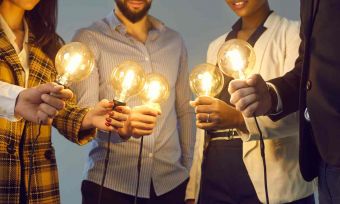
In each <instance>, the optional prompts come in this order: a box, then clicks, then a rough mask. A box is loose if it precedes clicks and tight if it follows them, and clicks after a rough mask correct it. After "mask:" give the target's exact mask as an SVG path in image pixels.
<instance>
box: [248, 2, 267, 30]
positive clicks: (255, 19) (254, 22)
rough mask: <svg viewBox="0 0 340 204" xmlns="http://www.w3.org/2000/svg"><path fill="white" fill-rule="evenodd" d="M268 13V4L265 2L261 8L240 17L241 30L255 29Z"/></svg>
mask: <svg viewBox="0 0 340 204" xmlns="http://www.w3.org/2000/svg"><path fill="white" fill-rule="evenodd" d="M269 13H270V8H269V4H268V3H265V4H264V5H263V6H262V7H261V8H259V9H258V10H257V11H256V12H254V13H253V14H251V15H249V16H244V17H242V30H251V29H256V28H257V27H258V26H259V25H261V23H263V21H265V20H266V18H267V17H268V15H269Z"/></svg>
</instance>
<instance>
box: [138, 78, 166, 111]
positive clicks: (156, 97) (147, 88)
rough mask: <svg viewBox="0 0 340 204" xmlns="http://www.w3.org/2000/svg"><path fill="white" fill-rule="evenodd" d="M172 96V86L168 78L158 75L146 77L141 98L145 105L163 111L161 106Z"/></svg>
mask: <svg viewBox="0 0 340 204" xmlns="http://www.w3.org/2000/svg"><path fill="white" fill-rule="evenodd" d="M169 94H170V85H169V82H168V80H167V79H166V78H164V77H163V76H162V75H160V74H157V73H151V74H148V75H147V76H146V81H145V85H144V88H143V91H142V92H141V93H140V98H141V100H142V102H143V104H146V105H148V106H150V107H153V108H156V109H157V110H159V111H161V108H160V104H162V103H164V102H165V101H166V100H168V98H169Z"/></svg>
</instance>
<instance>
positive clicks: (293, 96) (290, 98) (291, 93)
mask: <svg viewBox="0 0 340 204" xmlns="http://www.w3.org/2000/svg"><path fill="white" fill-rule="evenodd" d="M300 38H301V44H300V47H299V57H298V58H297V60H296V62H295V67H294V68H293V69H292V70H291V71H290V72H288V73H286V74H285V75H284V76H282V77H279V78H275V79H272V80H269V82H270V83H272V84H273V85H274V86H275V87H276V89H277V92H278V97H280V99H281V101H282V111H281V113H279V114H277V115H271V116H269V117H270V118H271V119H272V120H274V121H277V120H279V119H281V118H283V117H285V116H287V115H289V114H290V113H293V112H295V111H298V109H299V95H300V94H299V92H300V82H301V77H302V67H303V59H304V55H305V37H304V30H303V25H301V26H300Z"/></svg>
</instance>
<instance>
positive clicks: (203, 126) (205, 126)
mask: <svg viewBox="0 0 340 204" xmlns="http://www.w3.org/2000/svg"><path fill="white" fill-rule="evenodd" d="M196 127H197V128H200V129H203V130H211V129H213V128H214V123H201V122H196Z"/></svg>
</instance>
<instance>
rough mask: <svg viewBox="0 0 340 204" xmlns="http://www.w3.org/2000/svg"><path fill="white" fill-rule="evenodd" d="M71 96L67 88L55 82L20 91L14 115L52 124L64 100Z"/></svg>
mask: <svg viewBox="0 0 340 204" xmlns="http://www.w3.org/2000/svg"><path fill="white" fill-rule="evenodd" d="M72 97H73V93H72V91H71V90H69V89H64V87H63V86H60V85H57V84H55V83H46V84H41V85H39V86H36V87H33V88H28V89H25V90H23V91H22V92H20V94H19V95H18V97H17V101H16V105H15V109H14V112H15V115H18V116H21V117H23V118H24V119H25V120H27V121H31V122H34V123H39V122H41V123H42V124H44V125H50V124H52V120H53V118H54V117H55V116H57V115H58V111H60V110H62V109H63V108H64V107H65V102H64V100H68V99H70V98H72Z"/></svg>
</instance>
